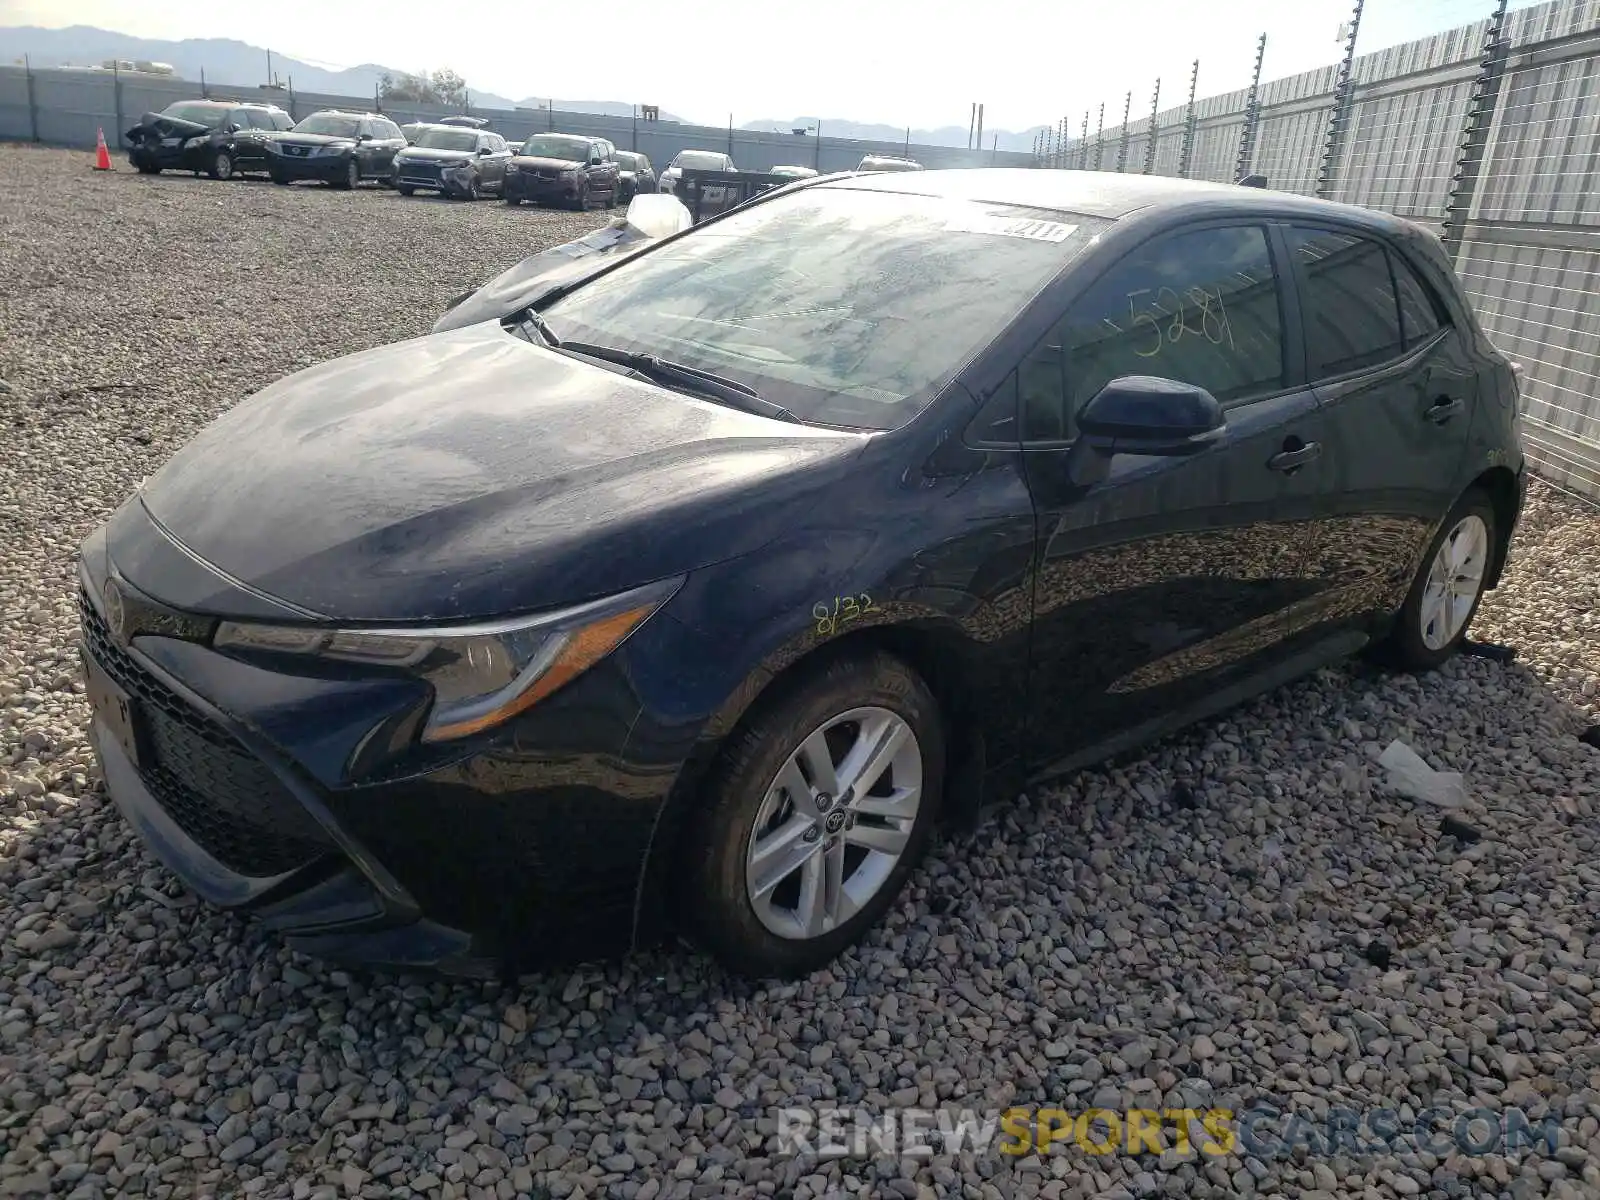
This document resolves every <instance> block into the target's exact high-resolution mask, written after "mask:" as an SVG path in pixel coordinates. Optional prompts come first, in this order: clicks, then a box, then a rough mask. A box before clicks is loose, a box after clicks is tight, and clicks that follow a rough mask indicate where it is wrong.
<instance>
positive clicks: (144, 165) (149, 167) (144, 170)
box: [134, 159, 161, 175]
mask: <svg viewBox="0 0 1600 1200" xmlns="http://www.w3.org/2000/svg"><path fill="white" fill-rule="evenodd" d="M134 165H135V166H137V167H138V168H139V174H141V175H159V174H161V168H160V167H159V166H157V165H156V164H155V163H153V162H150V161H149V160H148V159H146V160H142V161H140V162H138V163H135V164H134Z"/></svg>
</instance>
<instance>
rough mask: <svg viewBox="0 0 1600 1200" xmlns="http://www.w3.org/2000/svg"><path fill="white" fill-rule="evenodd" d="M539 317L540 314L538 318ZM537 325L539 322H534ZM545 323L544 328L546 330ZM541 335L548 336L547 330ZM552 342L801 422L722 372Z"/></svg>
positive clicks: (743, 407) (749, 408) (586, 345)
mask: <svg viewBox="0 0 1600 1200" xmlns="http://www.w3.org/2000/svg"><path fill="white" fill-rule="evenodd" d="M540 320H541V321H542V320H543V318H540ZM534 328H536V329H538V328H540V326H537V325H536V326H534ZM548 328H549V327H548V326H544V330H545V331H548ZM544 336H546V337H548V336H550V335H549V334H548V332H545V333H544ZM551 344H552V345H555V346H557V347H558V348H560V349H562V350H566V351H569V352H571V353H573V354H581V355H584V356H585V357H587V358H598V359H601V360H602V361H604V362H609V363H616V364H617V365H618V366H619V367H627V368H628V369H629V370H631V371H637V372H638V373H639V374H640V375H643V376H645V377H646V378H647V379H651V380H653V381H654V382H656V383H661V384H666V385H669V386H675V387H678V388H680V389H681V390H683V391H688V392H695V393H698V394H700V395H702V396H706V397H708V398H710V399H713V400H720V401H721V402H722V403H724V404H726V405H728V406H729V407H730V408H737V409H741V410H742V411H744V412H747V413H754V414H755V415H756V416H758V417H772V418H774V419H776V420H779V421H792V422H793V423H794V424H796V425H802V424H804V422H803V421H801V420H800V418H799V417H797V416H795V415H794V414H793V413H792V412H790V411H789V410H788V409H787V408H785V407H783V405H781V404H775V403H773V402H772V401H771V400H768V399H767V398H766V397H765V396H763V395H762V394H761V393H760V392H757V391H755V390H753V389H751V388H747V387H745V385H744V384H742V383H738V382H736V381H734V380H732V379H729V378H727V377H726V376H724V375H713V374H712V373H711V372H710V371H702V370H700V369H699V368H697V367H690V366H686V365H685V364H683V363H676V362H672V361H671V360H669V359H665V358H658V357H656V356H655V355H654V354H636V353H634V352H633V351H631V350H618V349H616V348H615V347H614V346H597V345H594V344H593V343H591V342H568V341H563V342H553V343H551Z"/></svg>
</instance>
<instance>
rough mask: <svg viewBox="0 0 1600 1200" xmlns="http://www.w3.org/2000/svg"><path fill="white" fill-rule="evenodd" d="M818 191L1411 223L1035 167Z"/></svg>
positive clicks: (1105, 212) (1292, 201)
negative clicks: (1201, 207)
mask: <svg viewBox="0 0 1600 1200" xmlns="http://www.w3.org/2000/svg"><path fill="white" fill-rule="evenodd" d="M817 186H819V187H833V188H841V187H842V188H853V189H858V190H866V191H877V192H900V193H904V194H906V195H916V196H942V197H948V198H949V199H952V200H977V201H983V202H986V203H990V204H1013V205H1018V206H1020V207H1025V208H1040V209H1053V210H1055V211H1057V212H1062V213H1078V214H1082V215H1084V216H1090V217H1109V218H1110V219H1112V220H1117V219H1120V218H1122V217H1126V216H1131V215H1132V214H1133V213H1136V212H1145V211H1150V210H1160V209H1178V208H1189V207H1193V206H1194V205H1195V204H1197V203H1203V204H1204V205H1205V207H1206V209H1207V210H1208V214H1209V215H1216V216H1226V215H1229V214H1231V213H1237V214H1238V215H1240V216H1281V217H1285V218H1293V217H1306V218H1313V219H1314V218H1316V217H1318V216H1322V217H1328V216H1332V215H1337V216H1339V217H1341V218H1342V219H1344V220H1347V221H1352V222H1354V223H1357V224H1362V225H1366V226H1368V227H1369V228H1376V229H1389V230H1392V231H1399V230H1402V229H1414V228H1416V226H1415V225H1413V223H1412V222H1410V221H1406V220H1404V219H1403V218H1400V217H1393V216H1390V215H1389V214H1387V213H1380V212H1374V211H1373V210H1371V209H1366V208H1357V207H1356V206H1354V205H1351V204H1336V203H1334V202H1333V201H1331V200H1315V199H1312V198H1311V197H1309V196H1297V195H1294V194H1292V193H1289V192H1274V191H1270V190H1267V189H1264V188H1246V187H1239V186H1238V185H1236V184H1231V183H1205V182H1202V181H1200V180H1194V179H1173V178H1171V177H1169V176H1165V175H1123V174H1116V173H1112V172H1108V171H1054V170H1038V169H1034V168H1030V167H981V168H962V169H954V170H941V171H916V172H910V171H908V172H904V173H900V174H890V175H848V174H847V175H841V176H837V177H835V178H833V179H829V180H827V181H826V182H823V183H820V184H818V185H817Z"/></svg>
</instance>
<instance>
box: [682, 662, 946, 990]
mask: <svg viewBox="0 0 1600 1200" xmlns="http://www.w3.org/2000/svg"><path fill="white" fill-rule="evenodd" d="M944 767H945V751H944V734H943V730H942V726H941V721H940V716H939V706H938V702H937V701H936V700H935V699H934V697H933V694H932V693H931V692H930V691H929V690H928V687H927V685H926V684H925V683H924V682H923V681H922V679H921V678H920V677H919V676H918V675H917V674H916V673H915V672H914V671H912V670H911V669H910V668H909V667H908V666H906V665H905V664H904V663H903V662H901V661H900V660H898V659H895V658H892V657H890V656H888V655H885V654H870V655H864V656H860V657H849V658H837V659H834V660H832V661H831V662H829V663H827V664H826V665H825V666H823V667H821V668H820V669H817V670H814V671H813V672H812V673H811V674H809V675H808V676H804V677H801V678H800V679H799V680H797V681H796V683H794V684H792V685H790V686H788V687H787V688H785V690H784V691H783V692H782V693H780V695H779V697H778V698H777V699H775V700H774V701H772V702H764V704H763V707H762V708H761V710H760V711H759V712H758V713H757V714H756V715H755V716H754V717H753V718H752V719H750V720H749V721H748V722H747V723H746V725H745V726H744V728H743V729H741V730H740V731H739V732H738V733H736V734H735V735H734V736H733V738H732V740H731V742H730V745H729V747H728V749H727V750H726V751H725V753H724V758H723V760H722V762H721V764H720V766H719V769H718V771H717V773H716V775H715V777H714V781H713V786H712V788H711V789H710V790H709V792H708V795H709V797H710V798H709V801H708V802H707V803H706V804H705V806H704V808H703V809H702V810H701V812H700V813H699V814H697V818H696V819H695V820H694V821H693V822H692V824H691V826H690V829H689V831H688V835H687V841H686V845H685V847H684V853H683V855H682V865H683V868H684V870H683V875H684V877H685V879H686V881H687V882H688V886H689V888H690V889H691V890H690V891H689V892H688V893H687V894H685V895H682V896H680V897H679V902H680V906H681V911H682V913H683V916H684V918H685V922H686V925H687V926H688V928H689V931H690V932H691V933H692V934H693V935H694V936H695V938H696V940H697V941H698V942H699V943H700V944H701V945H703V946H704V947H705V948H706V949H707V950H709V951H710V952H711V953H712V954H713V955H714V956H715V957H716V958H717V959H718V960H719V961H720V962H721V963H722V964H723V965H724V966H726V967H727V968H728V969H730V970H732V971H734V972H737V973H739V974H742V975H748V976H752V977H769V976H778V977H786V978H793V977H795V976H799V975H805V974H808V973H810V972H812V971H815V970H817V969H818V968H820V967H822V966H824V965H825V964H826V963H828V962H829V961H831V960H832V959H833V958H835V957H836V956H837V955H838V954H839V953H840V952H841V951H843V950H845V949H846V948H847V947H849V946H850V945H852V944H854V943H855V942H856V941H857V940H859V939H860V938H861V936H862V935H863V934H864V933H866V931H867V930H868V929H870V928H871V927H872V926H873V925H874V924H876V923H877V921H878V920H879V918H881V917H882V916H883V914H884V912H885V911H886V910H887V909H888V907H889V906H890V905H891V904H892V903H894V900H895V897H896V896H897V895H898V894H899V892H900V889H901V888H902V887H903V886H904V884H905V881H906V878H907V876H909V875H910V873H911V870H912V868H913V867H914V866H915V865H916V863H917V860H918V859H919V858H920V857H921V856H922V853H923V851H924V850H925V849H926V848H927V843H928V840H929V838H930V836H931V833H932V829H933V826H934V823H935V821H936V819H937V817H938V810H939V803H940V798H941V793H942V786H943V777H944Z"/></svg>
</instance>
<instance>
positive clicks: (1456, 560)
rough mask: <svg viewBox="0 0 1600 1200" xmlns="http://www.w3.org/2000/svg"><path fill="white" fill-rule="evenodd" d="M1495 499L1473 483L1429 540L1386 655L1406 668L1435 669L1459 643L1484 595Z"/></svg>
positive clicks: (1490, 559) (1493, 540)
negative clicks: (1472, 486) (1471, 487)
mask: <svg viewBox="0 0 1600 1200" xmlns="http://www.w3.org/2000/svg"><path fill="white" fill-rule="evenodd" d="M1496 522H1497V518H1496V515H1495V508H1494V501H1493V500H1492V499H1491V498H1490V497H1489V494H1488V493H1487V492H1485V491H1483V490H1482V489H1480V488H1473V489H1471V490H1470V491H1468V492H1467V493H1466V495H1464V496H1462V497H1461V499H1460V500H1458V501H1456V504H1455V507H1454V508H1452V509H1451V510H1450V512H1449V515H1447V516H1446V517H1445V519H1444V520H1443V521H1442V522H1441V523H1440V525H1439V530H1438V532H1437V533H1435V534H1434V536H1433V540H1432V541H1431V542H1430V543H1429V544H1428V552H1427V553H1426V554H1425V555H1423V558H1422V565H1421V566H1420V567H1419V568H1418V570H1417V576H1416V578H1415V579H1413V580H1412V581H1411V590H1410V591H1409V592H1408V593H1407V594H1406V600H1405V603H1404V604H1403V605H1402V606H1401V608H1400V613H1399V616H1397V617H1396V618H1395V625H1394V629H1393V630H1392V631H1391V632H1390V635H1389V640H1388V642H1387V643H1386V644H1385V645H1384V647H1383V653H1382V657H1384V658H1386V659H1387V660H1388V661H1389V663H1390V664H1391V665H1393V666H1395V667H1398V668H1400V669H1401V670H1405V671H1418V672H1420V671H1431V670H1434V669H1435V668H1437V667H1439V666H1441V665H1442V664H1443V663H1445V662H1446V661H1447V660H1449V659H1450V658H1451V657H1452V656H1453V655H1454V654H1455V653H1456V651H1457V650H1459V649H1460V648H1461V643H1462V641H1464V640H1465V638H1466V636H1467V630H1468V629H1469V628H1470V627H1471V625H1472V619H1473V617H1474V616H1476V615H1477V612H1478V604H1479V602H1480V601H1482V599H1483V593H1484V586H1483V585H1484V582H1485V581H1486V580H1487V579H1488V577H1489V570H1490V567H1491V565H1492V564H1493V561H1494V554H1495V547H1496V546H1497V545H1498V544H1499V543H1498V542H1497V541H1496V537H1497V536H1498V530H1497V529H1496Z"/></svg>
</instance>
